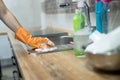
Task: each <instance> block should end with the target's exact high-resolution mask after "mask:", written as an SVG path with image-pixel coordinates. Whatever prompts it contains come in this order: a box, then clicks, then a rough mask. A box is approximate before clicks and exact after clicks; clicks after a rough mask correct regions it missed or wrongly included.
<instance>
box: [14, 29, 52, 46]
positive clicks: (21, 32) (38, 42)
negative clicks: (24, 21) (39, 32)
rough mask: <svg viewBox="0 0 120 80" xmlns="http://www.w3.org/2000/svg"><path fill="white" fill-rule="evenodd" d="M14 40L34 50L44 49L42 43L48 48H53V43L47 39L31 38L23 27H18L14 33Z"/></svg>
mask: <svg viewBox="0 0 120 80" xmlns="http://www.w3.org/2000/svg"><path fill="white" fill-rule="evenodd" d="M15 38H16V39H18V40H19V41H21V42H23V43H25V44H27V45H29V46H31V47H34V48H44V46H43V45H42V44H43V43H44V44H46V45H47V46H48V48H49V47H53V46H54V43H53V42H52V41H50V40H49V39H48V38H44V37H32V35H31V34H29V33H28V32H27V31H26V30H25V29H24V28H23V27H19V28H18V29H17V30H16V31H15Z"/></svg>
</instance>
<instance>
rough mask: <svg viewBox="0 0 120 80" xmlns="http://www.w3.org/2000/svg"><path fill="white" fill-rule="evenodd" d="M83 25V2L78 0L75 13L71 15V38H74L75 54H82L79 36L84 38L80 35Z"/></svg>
mask: <svg viewBox="0 0 120 80" xmlns="http://www.w3.org/2000/svg"><path fill="white" fill-rule="evenodd" d="M84 27H85V16H84V3H83V1H82V0H81V1H80V2H78V6H77V7H76V10H75V15H74V17H73V29H74V34H73V40H74V55H75V56H77V57H78V56H81V55H83V52H84V51H83V49H81V43H82V41H81V38H84V36H80V35H79V33H80V34H81V31H82V29H83V28H84Z"/></svg>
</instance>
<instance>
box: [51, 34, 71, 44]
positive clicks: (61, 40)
mask: <svg viewBox="0 0 120 80" xmlns="http://www.w3.org/2000/svg"><path fill="white" fill-rule="evenodd" d="M49 39H50V40H51V41H53V42H54V43H55V45H66V44H70V42H73V38H72V37H71V36H58V37H49Z"/></svg>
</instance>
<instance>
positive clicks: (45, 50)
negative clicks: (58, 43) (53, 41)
mask: <svg viewBox="0 0 120 80" xmlns="http://www.w3.org/2000/svg"><path fill="white" fill-rule="evenodd" d="M56 49H57V47H52V48H44V49H40V48H38V49H35V51H37V52H48V51H53V50H56Z"/></svg>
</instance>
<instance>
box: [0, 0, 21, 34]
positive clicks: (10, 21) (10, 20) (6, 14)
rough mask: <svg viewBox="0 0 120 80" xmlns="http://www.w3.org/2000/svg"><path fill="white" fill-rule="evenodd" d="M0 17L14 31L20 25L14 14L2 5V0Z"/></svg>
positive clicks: (0, 2)
mask: <svg viewBox="0 0 120 80" xmlns="http://www.w3.org/2000/svg"><path fill="white" fill-rule="evenodd" d="M0 19H1V20H2V21H3V22H4V23H5V24H6V25H7V26H8V27H9V28H10V29H11V30H12V31H14V32H15V31H16V29H17V28H18V27H20V26H21V25H20V24H19V22H18V21H17V19H16V18H15V16H14V15H13V14H12V13H11V12H10V11H9V10H8V9H7V7H6V6H5V5H4V3H3V2H2V0H0Z"/></svg>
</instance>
